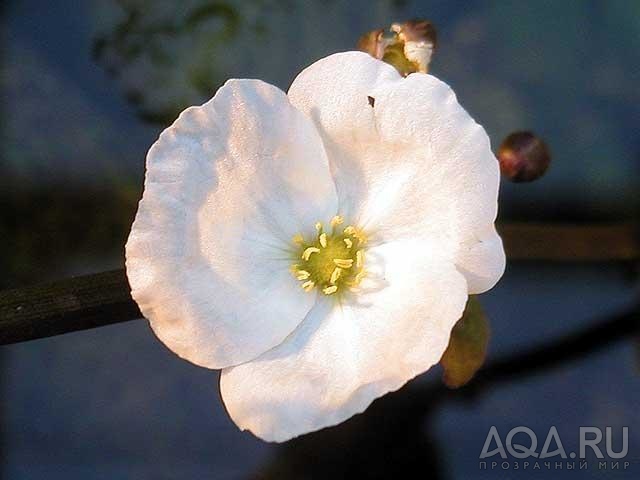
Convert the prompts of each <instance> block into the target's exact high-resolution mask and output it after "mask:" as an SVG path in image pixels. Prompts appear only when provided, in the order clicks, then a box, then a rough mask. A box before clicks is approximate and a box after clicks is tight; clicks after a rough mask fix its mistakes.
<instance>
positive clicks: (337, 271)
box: [329, 267, 342, 284]
mask: <svg viewBox="0 0 640 480" xmlns="http://www.w3.org/2000/svg"><path fill="white" fill-rule="evenodd" d="M341 273H342V269H341V268H339V267H336V268H334V269H333V272H332V273H331V278H330V279H329V283H331V284H334V283H336V281H337V280H338V279H339V278H340V274H341Z"/></svg>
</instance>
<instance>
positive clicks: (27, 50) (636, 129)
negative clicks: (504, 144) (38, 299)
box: [0, 0, 640, 479]
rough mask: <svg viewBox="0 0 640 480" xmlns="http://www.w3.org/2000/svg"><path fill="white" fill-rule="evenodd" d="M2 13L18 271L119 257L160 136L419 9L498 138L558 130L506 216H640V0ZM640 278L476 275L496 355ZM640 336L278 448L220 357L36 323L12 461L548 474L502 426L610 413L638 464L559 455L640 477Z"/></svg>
mask: <svg viewBox="0 0 640 480" xmlns="http://www.w3.org/2000/svg"><path fill="white" fill-rule="evenodd" d="M0 15H1V17H0V22H1V26H0V35H1V40H0V49H1V53H2V54H1V56H0V97H1V106H2V107H1V108H2V110H1V111H0V139H1V140H0V247H1V249H0V271H1V272H2V275H0V288H10V287H19V286H24V285H30V284H33V283H36V282H41V281H46V280H55V279H59V278H63V277H67V276H70V275H75V274H84V273H92V272H99V271H103V270H107V269H114V268H122V267H123V245H124V242H125V240H126V237H127V234H128V231H129V227H130V225H131V222H132V220H133V217H134V215H135V210H136V204H137V201H138V199H139V197H140V195H141V192H142V185H143V176H144V159H145V154H146V151H147V149H148V148H149V146H150V145H151V144H152V143H153V142H154V141H155V139H156V138H157V136H158V134H159V133H160V132H161V131H162V129H163V128H165V127H166V126H168V125H169V124H170V123H171V122H172V121H173V120H174V119H175V118H176V116H177V115H178V113H179V112H180V111H181V110H183V109H184V108H185V107H187V106H189V105H193V104H200V103H202V102H204V101H205V100H207V99H208V98H210V97H211V96H212V95H213V94H214V92H215V90H216V89H217V88H218V87H219V86H220V85H221V84H222V83H223V82H224V81H225V80H226V79H227V78H229V77H249V78H260V79H263V80H265V81H268V82H270V83H273V84H275V85H277V86H279V87H281V88H282V89H285V90H286V89H287V87H288V85H289V84H290V82H291V80H292V79H293V78H294V76H295V75H296V74H297V73H298V72H299V71H300V70H301V69H302V68H304V67H305V66H307V65H309V64H310V63H312V62H313V61H315V60H317V59H319V58H321V57H323V56H326V55H328V54H330V53H333V52H336V51H342V50H349V49H353V48H354V46H355V44H356V42H357V39H358V37H359V36H360V35H361V34H363V33H365V32H367V31H369V30H372V29H375V28H381V27H385V26H388V25H390V23H391V22H393V21H402V20H405V19H408V18H413V17H420V18H427V19H430V20H431V21H433V22H434V24H435V25H436V27H437V29H438V49H437V51H436V55H435V58H434V61H433V63H432V69H431V73H433V74H435V75H436V76H438V77H440V78H442V79H443V80H445V81H446V82H447V83H449V84H450V85H451V86H452V87H453V88H454V90H455V91H456V93H457V95H458V98H459V100H460V102H461V103H462V105H463V106H464V107H465V108H466V109H467V110H469V112H470V113H471V115H472V116H473V117H474V118H475V119H476V120H477V121H478V122H479V123H481V124H483V125H484V126H485V127H486V129H487V131H488V133H489V135H490V137H491V139H492V142H493V145H494V148H497V146H498V145H499V144H500V142H501V140H502V139H503V138H504V137H505V136H506V135H507V134H508V133H510V132H512V131H513V130H519V129H532V130H534V131H535V132H536V133H538V134H539V135H540V136H541V137H542V138H544V139H545V141H546V142H547V143H548V144H549V146H550V147H551V150H552V151H553V157H554V160H553V163H552V166H551V169H550V171H549V172H548V173H547V174H546V175H545V176H544V177H543V178H542V179H541V180H539V181H537V182H535V183H532V184H509V183H504V184H503V186H502V191H501V195H502V197H501V214H500V220H501V221H514V220H517V221H547V222H556V221H558V222H572V223H582V222H592V223H593V222H611V221H634V220H637V218H638V213H639V211H640V195H639V192H640V189H639V187H640V175H639V173H640V88H639V87H638V86H639V85H640V2H637V1H635V0H609V1H604V0H603V1H579V0H566V1H562V2H559V1H536V2H526V1H507V0H503V1H467V2H450V1H448V0H432V1H426V0H425V1H408V0H407V1H401V0H395V1H394V0H377V1H375V0H355V1H348V0H327V1H320V0H307V1H298V2H294V1H289V0H283V1H277V0H237V1H225V0H220V1H209V0H186V1H158V0H120V1H116V0H86V1H79V0H76V1H72V0H47V1H36V0H5V1H4V2H2V5H1V6H0ZM637 286H638V282H637V276H636V272H635V271H634V269H633V268H631V266H629V265H623V264H616V263H611V264H607V263H604V264H603V263H600V264H595V265H593V264H592V265H589V264H584V265H580V264H572V263H567V264H550V263H549V264H541V263H511V264H509V265H508V268H507V272H506V275H505V277H504V278H503V280H502V281H501V282H500V284H499V285H498V286H497V287H496V288H495V289H493V290H492V291H491V292H490V293H488V294H486V295H483V296H482V303H483V305H484V307H485V310H486V312H487V314H488V316H489V318H490V323H491V328H492V338H491V343H490V346H489V359H490V360H491V359H492V358H505V357H504V356H508V355H510V354H511V353H512V352H518V351H521V350H522V349H524V348H527V347H529V346H532V345H537V344H540V343H544V342H545V341H553V339H554V338H556V337H557V336H558V335H562V334H565V333H569V332H573V331H580V329H582V328H585V327H588V326H589V325H590V324H593V322H594V321H596V322H597V321H598V319H602V318H606V317H607V316H608V315H610V314H611V313H612V312H616V311H619V310H620V309H622V308H624V307H625V306H628V305H630V304H632V303H633V302H634V300H637V296H638V288H637ZM639 345H640V340H639V339H638V338H635V339H634V338H629V339H626V340H624V341H621V342H617V343H615V344H611V345H610V346H606V345H605V346H604V347H605V348H602V349H599V350H598V351H597V353H594V354H585V355H581V356H579V357H577V358H575V359H573V360H572V361H570V362H563V363H559V364H558V365H557V367H556V368H554V369H552V370H550V371H545V372H543V373H537V374H535V375H529V374H523V375H522V376H520V377H514V378H511V379H509V380H508V381H503V382H499V383H497V384H489V385H486V387H483V388H481V389H477V390H475V391H474V392H473V394H472V395H470V394H465V393H458V392H455V391H454V392H452V393H446V394H443V393H442V391H441V389H440V387H439V385H440V372H439V371H438V369H433V371H430V372H429V373H427V374H426V375H423V376H422V377H420V378H418V379H417V380H415V381H414V382H412V383H411V384H410V385H409V388H405V389H403V390H401V391H399V392H397V393H394V394H392V395H389V396H388V397H387V398H385V399H384V400H383V401H381V402H376V403H375V404H374V406H373V407H372V408H371V409H370V410H369V411H368V412H367V413H366V414H364V415H360V416H358V417H356V418H355V419H354V420H351V421H349V422H347V423H345V424H344V425H343V426H341V427H338V428H335V429H331V430H329V431H324V432H320V433H317V434H311V435H308V436H307V437H305V438H304V439H302V440H300V441H294V442H290V443H289V444H286V445H284V446H277V445H272V444H267V443H264V442H262V441H260V440H257V439H256V438H254V437H253V436H252V435H250V434H249V433H242V432H240V431H238V430H237V428H236V427H235V426H234V425H233V423H232V422H231V421H230V420H229V419H228V417H227V416H226V413H225V411H224V407H223V405H222V403H221V401H220V399H219V394H218V386H217V382H218V374H217V372H211V371H207V370H204V369H201V368H198V367H195V366H192V365H190V364H187V363H186V362H184V361H182V360H180V359H178V358H177V357H176V356H174V355H173V354H172V353H171V352H169V351H168V350H167V349H165V347H163V346H162V345H161V344H160V342H159V341H158V340H157V339H156V338H155V337H154V336H153V334H152V333H151V331H150V330H149V328H148V326H147V323H146V322H144V321H135V322H129V323H124V324H120V325H114V326H110V327H104V328H100V329H95V330H90V331H86V332H80V333H73V334H68V335H64V336H59V337H55V338H50V339H43V340H37V341H32V342H27V343H23V344H17V345H12V346H7V347H2V348H0V472H1V473H2V474H3V475H4V477H5V478H11V479H13V478H20V479H22V478H24V479H32V478H33V479H40V478H46V479H69V478H82V479H102V478H104V479H112V478H136V479H138V478H154V479H157V478H161V479H162V478H168V479H172V478H216V479H217V478H222V479H227V478H232V479H235V478H390V477H391V476H392V475H398V474H400V476H399V477H398V478H403V476H405V475H403V472H404V473H406V472H410V471H412V470H411V469H414V470H415V468H416V467H417V468H418V469H419V470H418V475H422V476H424V477H425V478H426V477H427V476H428V477H429V478H469V477H481V478H485V477H486V478H489V477H497V478H505V476H509V477H511V478H532V477H536V478H538V477H539V476H540V474H541V473H540V471H532V470H528V471H522V470H521V471H518V472H514V471H510V472H504V471H501V470H494V471H490V470H481V469H480V468H479V458H478V457H479V455H480V452H481V450H482V447H483V444H484V441H485V438H486V436H487V433H488V431H489V428H490V427H491V426H492V425H495V426H496V427H497V428H498V431H499V432H500V433H501V435H502V438H503V439H504V437H505V436H506V433H507V432H508V431H509V429H511V428H513V427H515V426H519V425H525V426H528V427H529V428H531V429H533V430H534V431H535V432H536V434H537V435H538V439H539V442H540V443H542V442H543V441H544V438H545V437H546V434H547V432H548V430H549V428H550V427H551V426H552V425H554V426H556V428H557V429H558V431H559V433H560V436H561V437H562V440H563V442H564V446H565V449H566V450H567V452H569V451H576V450H577V448H578V447H577V442H578V429H579V426H585V425H593V426H600V427H602V428H604V426H613V427H614V429H615V428H618V430H617V431H618V432H619V427H620V426H628V427H629V458H628V459H627V460H630V461H631V462H632V465H631V467H629V468H628V469H627V470H625V471H623V470H620V471H616V472H601V471H598V470H597V468H591V469H589V470H588V471H579V472H576V471H568V470H562V471H553V472H552V475H553V476H554V477H563V476H567V477H572V478H578V476H579V477H580V478H585V477H593V478H601V477H602V476H604V475H607V474H608V475H615V477H616V478H638V472H640V420H639V419H638V415H637V410H638V407H639V404H638V402H639V399H640V377H639V374H640V361H639V359H640V346H639ZM570 347H571V346H570V345H569V346H567V348H570ZM416 391H417V392H420V393H419V394H415V392H416ZM434 392H436V393H434ZM460 392H463V391H462V390H461V391H460ZM614 431H615V430H614ZM539 448H540V447H539ZM554 460H555V459H554ZM419 472H423V473H422V474H420V473H419ZM407 476H408V475H407ZM412 478H414V477H412Z"/></svg>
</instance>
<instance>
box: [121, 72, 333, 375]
mask: <svg viewBox="0 0 640 480" xmlns="http://www.w3.org/2000/svg"><path fill="white" fill-rule="evenodd" d="M336 207H337V197H336V193H335V187H334V185H333V182H332V179H331V176H330V174H329V169H328V163H327V159H326V155H325V153H324V150H323V146H322V143H321V140H320V137H319V136H318V134H317V132H316V130H315V127H314V126H313V124H312V123H311V122H310V121H309V120H308V119H307V118H306V117H304V116H303V115H302V114H301V113H300V112H299V111H297V110H296V109H295V108H294V107H292V106H291V104H290V103H289V101H288V99H287V97H286V95H285V94H284V92H282V91H280V90H279V89H277V88H276V87H273V86H271V85H268V84H266V83H264V82H260V81H257V80H233V81H229V82H227V83H226V84H225V85H224V86H223V87H222V88H221V89H220V90H219V91H218V92H217V93H216V95H215V97H214V98H213V99H211V100H210V101H209V102H207V103H206V104H204V105H202V106H200V107H191V108H189V109H187V110H185V111H184V112H183V113H182V114H181V115H180V117H179V118H178V120H176V122H175V123H174V124H173V125H172V126H171V127H169V128H168V129H167V130H165V131H164V132H163V133H162V135H161V136H160V138H159V139H158V141H157V142H156V143H155V144H154V145H153V147H152V148H151V149H150V150H149V154H148V156H147V173H146V180H145V190H144V195H143V198H142V200H141V202H140V206H139V209H138V213H137V216H136V220H135V222H134V224H133V227H132V231H131V235H130V237H129V240H128V242H127V247H126V257H127V275H128V277H129V282H130V284H131V288H132V295H133V297H134V299H135V300H136V302H137V303H138V305H139V306H140V309H141V311H142V313H143V314H144V316H145V317H146V318H148V319H149V321H150V323H151V326H152V328H153V330H154V331H155V333H156V335H157V336H158V337H159V338H160V339H161V340H162V341H163V342H164V343H165V344H166V345H167V346H168V347H169V348H170V349H172V350H173V351H174V352H176V353H177V354H178V355H180V356H181V357H183V358H186V359H187V360H190V361H192V362H194V363H196V364H198V365H202V366H206V367H209V368H221V367H225V366H229V365H235V364H238V363H241V362H244V361H247V360H251V359H252V358H255V357H256V356H258V355H260V354H261V353H263V352H265V351H266V350H268V349H270V348H272V347H274V346H275V345H278V344H279V343H280V342H281V341H282V340H283V339H284V338H285V337H286V336H287V335H288V334H289V333H290V332H291V331H292V330H293V329H294V328H295V327H296V326H297V325H298V324H299V323H300V322H301V321H302V319H303V318H304V317H305V315H306V314H307V313H308V312H309V310H310V309H311V307H312V305H313V303H314V301H315V299H314V296H313V295H311V294H306V293H305V292H302V291H301V289H300V286H299V285H298V282H297V281H296V280H295V279H294V278H293V276H292V275H291V273H290V271H289V268H290V264H291V263H292V257H291V253H290V252H289V251H287V249H288V248H290V246H291V239H292V237H293V235H294V234H296V233H297V232H299V231H300V229H301V228H303V229H304V228H305V227H308V228H309V229H311V230H313V225H314V224H315V222H317V221H318V220H325V221H326V220H327V219H330V218H331V216H333V215H335V212H336Z"/></svg>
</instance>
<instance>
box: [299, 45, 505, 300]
mask: <svg viewBox="0 0 640 480" xmlns="http://www.w3.org/2000/svg"><path fill="white" fill-rule="evenodd" d="M369 97H370V98H369ZM289 98H290V99H291V102H292V103H293V104H294V105H296V106H297V107H298V108H299V109H300V110H301V111H303V112H305V113H307V114H308V115H309V116H311V118H312V119H313V120H314V121H315V122H316V125H317V126H318V129H319V130H320V133H321V135H322V137H323V140H324V143H325V147H326V150H327V153H328V156H329V161H330V164H331V169H332V172H333V175H334V177H335V182H336V187H337V191H338V197H339V202H340V211H341V212H345V214H346V215H347V216H350V217H352V218H353V219H354V220H353V221H354V222H356V223H359V224H360V225H364V226H365V227H366V228H368V229H369V230H370V233H372V234H373V235H374V236H377V237H378V239H379V240H380V241H389V240H393V239H397V238H411V237H416V236H421V237H423V238H425V239H427V240H428V241H430V242H433V241H437V242H438V243H439V245H440V248H441V249H442V250H443V252H446V253H447V254H448V255H449V256H450V257H451V259H452V261H454V262H455V263H456V265H457V266H458V267H459V269H460V271H461V272H463V273H464V274H465V275H466V276H467V279H468V281H469V288H470V292H471V293H479V292H481V291H484V290H487V289H489V288H491V286H493V284H495V282H496V281H497V280H498V279H499V278H500V276H501V275H502V272H503V270H504V252H503V250H502V244H501V242H500V239H499V238H498V236H497V234H496V233H495V230H493V227H492V225H493V222H494V220H495V218H496V214H497V197H498V186H499V178H500V174H499V168H498V162H497V160H496V158H495V156H494V155H493V153H492V152H491V146H490V143H489V138H488V137H487V134H486V133H485V131H484V129H483V128H482V127H481V126H479V125H478V124H477V123H476V122H475V121H474V120H473V119H472V118H471V117H470V116H469V114H468V113H467V112H466V111H465V110H464V109H463V108H462V107H461V106H460V104H459V103H458V101H457V99H456V96H455V94H454V93H453V91H452V90H451V89H450V88H449V87H448V86H447V85H446V84H445V83H443V82H441V81H440V80H438V79H437V78H435V77H433V76H431V75H426V74H413V75H410V76H409V77H407V78H405V79H402V78H401V77H400V76H399V75H398V74H397V73H395V70H394V69H393V68H392V67H390V66H389V65H386V64H384V63H383V62H380V61H378V60H375V59H373V58H371V57H370V56H368V55H366V54H362V53H358V52H347V53H342V54H336V55H332V56H330V57H327V58H324V59H322V60H320V61H318V62H316V63H315V64H313V65H311V66H310V67H309V68H307V69H306V70H304V71H303V72H302V73H301V74H300V75H299V76H298V78H296V80H295V81H294V83H293V85H292V86H291V88H290V90H289ZM370 102H373V106H371V105H370Z"/></svg>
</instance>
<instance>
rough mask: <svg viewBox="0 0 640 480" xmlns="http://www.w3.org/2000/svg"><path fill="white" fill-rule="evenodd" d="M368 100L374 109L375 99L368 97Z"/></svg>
mask: <svg viewBox="0 0 640 480" xmlns="http://www.w3.org/2000/svg"><path fill="white" fill-rule="evenodd" d="M367 100H369V105H371V106H372V107H373V106H374V105H375V104H376V99H375V98H373V97H369V96H367Z"/></svg>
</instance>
